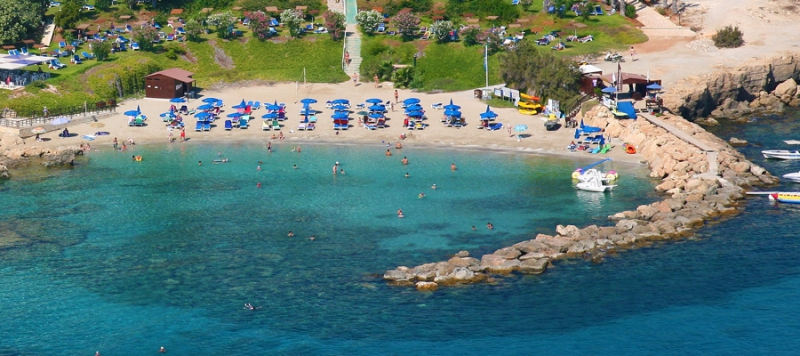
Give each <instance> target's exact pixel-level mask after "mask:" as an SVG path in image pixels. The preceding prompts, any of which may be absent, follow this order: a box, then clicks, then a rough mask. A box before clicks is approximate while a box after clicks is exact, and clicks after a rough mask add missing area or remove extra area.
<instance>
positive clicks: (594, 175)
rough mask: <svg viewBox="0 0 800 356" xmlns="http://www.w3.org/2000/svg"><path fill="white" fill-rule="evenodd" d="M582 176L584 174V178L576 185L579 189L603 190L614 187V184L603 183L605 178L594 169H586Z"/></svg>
mask: <svg viewBox="0 0 800 356" xmlns="http://www.w3.org/2000/svg"><path fill="white" fill-rule="evenodd" d="M582 176H584V178H585V180H581V181H580V182H579V183H578V185H577V186H578V189H580V190H586V191H590V192H605V191H606V190H611V189H613V188H614V187H616V185H607V184H605V181H607V179H606V178H605V177H603V176H602V175H601V173H600V171H598V170H595V169H590V170H588V171H586V172H585V173H584V174H582Z"/></svg>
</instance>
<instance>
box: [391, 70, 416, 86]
mask: <svg viewBox="0 0 800 356" xmlns="http://www.w3.org/2000/svg"><path fill="white" fill-rule="evenodd" d="M392 82H394V87H395V88H409V87H410V86H411V83H412V82H414V67H405V68H400V69H398V70H396V71H394V73H392Z"/></svg>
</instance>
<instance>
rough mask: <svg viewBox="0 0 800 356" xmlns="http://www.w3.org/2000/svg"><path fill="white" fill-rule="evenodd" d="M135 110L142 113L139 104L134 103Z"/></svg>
mask: <svg viewBox="0 0 800 356" xmlns="http://www.w3.org/2000/svg"><path fill="white" fill-rule="evenodd" d="M136 112H138V113H140V114H141V113H142V109H140V108H139V105H136Z"/></svg>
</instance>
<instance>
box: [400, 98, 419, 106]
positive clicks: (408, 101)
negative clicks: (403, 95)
mask: <svg viewBox="0 0 800 356" xmlns="http://www.w3.org/2000/svg"><path fill="white" fill-rule="evenodd" d="M403 104H405V105H406V106H408V105H414V104H419V99H417V98H408V99H406V100H403Z"/></svg>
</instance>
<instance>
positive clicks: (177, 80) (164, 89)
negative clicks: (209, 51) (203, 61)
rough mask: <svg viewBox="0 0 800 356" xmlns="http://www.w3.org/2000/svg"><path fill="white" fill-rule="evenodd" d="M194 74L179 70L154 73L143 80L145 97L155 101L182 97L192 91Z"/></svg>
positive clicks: (171, 69) (172, 69) (173, 69)
mask: <svg viewBox="0 0 800 356" xmlns="http://www.w3.org/2000/svg"><path fill="white" fill-rule="evenodd" d="M192 75H194V73H192V72H189V71H185V70H183V69H180V68H170V69H166V70H162V71H160V72H155V73H153V74H150V75H148V76H146V77H145V78H144V86H145V96H146V97H148V98H156V99H172V98H179V97H183V96H184V95H185V94H188V93H190V92H191V91H192V84H193V83H194V78H192Z"/></svg>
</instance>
